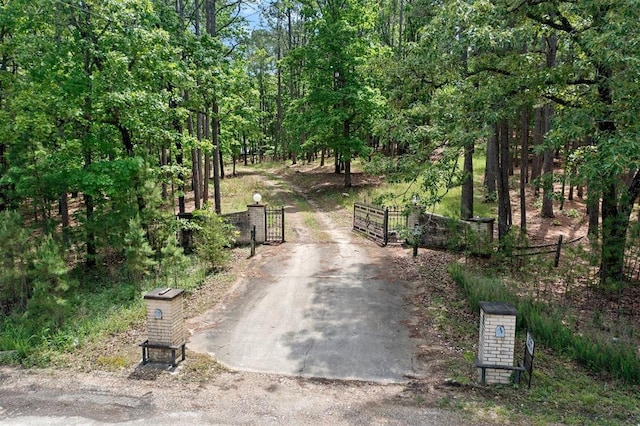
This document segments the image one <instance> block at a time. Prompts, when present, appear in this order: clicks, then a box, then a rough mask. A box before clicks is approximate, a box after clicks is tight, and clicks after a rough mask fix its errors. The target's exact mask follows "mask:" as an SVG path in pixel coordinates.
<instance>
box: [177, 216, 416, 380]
mask: <svg viewBox="0 0 640 426" xmlns="http://www.w3.org/2000/svg"><path fill="white" fill-rule="evenodd" d="M324 221H325V223H324V224H323V225H326V226H327V227H328V228H333V229H331V232H328V233H327V235H328V236H329V237H330V239H331V241H329V242H322V243H314V242H309V241H308V238H307V239H304V238H303V242H293V243H286V244H283V245H281V246H279V247H278V249H277V254H276V255H275V257H269V258H266V259H262V267H261V268H260V273H259V274H257V277H247V278H245V282H244V283H243V285H242V286H241V287H242V288H244V289H245V291H244V292H243V294H242V295H241V296H240V297H238V298H237V299H236V300H235V301H234V302H233V304H232V305H231V306H226V307H225V309H224V310H222V309H218V310H217V311H215V312H212V313H211V314H210V315H211V316H212V317H211V318H210V319H208V321H209V322H212V323H214V324H215V327H214V328H211V329H209V330H206V331H203V332H199V333H197V334H194V335H193V336H191V338H190V341H189V343H188V347H189V349H190V350H192V351H196V352H203V353H209V354H211V355H213V356H215V357H216V358H217V359H218V360H219V361H221V362H222V363H223V364H225V365H227V366H228V367H230V368H232V369H236V370H242V371H252V372H262V373H277V374H285V375H292V376H302V377H318V378H328V379H355V380H365V381H374V382H382V383H399V382H404V381H406V376H408V375H415V374H416V372H414V370H413V360H412V352H413V345H414V343H413V342H412V340H411V338H410V337H409V333H408V330H407V328H406V327H405V326H403V325H402V321H403V320H406V319H408V318H409V312H408V310H407V308H406V306H405V302H404V301H403V295H404V294H405V292H406V291H407V290H406V288H405V287H404V286H403V285H401V284H397V283H394V284H391V283H389V282H388V281H387V280H385V279H384V278H383V277H384V276H385V274H384V271H383V270H382V269H381V268H384V265H383V264H378V263H377V262H376V259H375V256H372V255H371V254H370V251H375V250H380V249H379V248H378V247H377V246H375V245H373V244H371V243H369V242H366V241H363V240H362V239H360V238H359V237H358V236H356V235H353V234H352V233H351V232H349V231H348V230H346V231H345V230H342V229H336V228H335V227H333V226H332V225H331V223H330V222H328V221H327V219H326V216H325V218H324ZM327 222H328V223H327ZM302 232H303V233H305V232H307V233H308V231H306V230H302ZM304 240H306V241H304ZM322 241H326V238H325V239H322Z"/></svg>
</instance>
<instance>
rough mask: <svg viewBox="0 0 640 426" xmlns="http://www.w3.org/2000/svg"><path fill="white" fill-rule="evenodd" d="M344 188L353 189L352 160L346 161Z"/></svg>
mask: <svg viewBox="0 0 640 426" xmlns="http://www.w3.org/2000/svg"><path fill="white" fill-rule="evenodd" d="M344 186H345V188H351V160H345V161H344Z"/></svg>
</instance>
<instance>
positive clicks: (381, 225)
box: [353, 203, 407, 246]
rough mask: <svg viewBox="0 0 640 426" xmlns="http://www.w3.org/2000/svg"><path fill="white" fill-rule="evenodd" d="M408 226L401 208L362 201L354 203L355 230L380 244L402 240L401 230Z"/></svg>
mask: <svg viewBox="0 0 640 426" xmlns="http://www.w3.org/2000/svg"><path fill="white" fill-rule="evenodd" d="M406 226H407V216H406V215H405V214H404V210H403V209H401V208H398V207H392V208H390V207H381V206H374V205H370V204H362V203H355V204H354V205H353V230H354V231H357V232H360V233H362V234H364V235H366V236H367V237H368V238H370V239H372V240H373V241H375V242H377V243H378V244H380V245H383V246H385V245H387V244H389V243H391V242H401V237H400V230H401V229H402V228H406Z"/></svg>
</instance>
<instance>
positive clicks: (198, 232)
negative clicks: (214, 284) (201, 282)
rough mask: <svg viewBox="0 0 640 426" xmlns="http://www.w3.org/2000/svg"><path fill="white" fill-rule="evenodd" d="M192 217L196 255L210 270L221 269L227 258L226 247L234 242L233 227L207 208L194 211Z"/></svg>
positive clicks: (234, 233) (227, 251) (234, 231)
mask: <svg viewBox="0 0 640 426" xmlns="http://www.w3.org/2000/svg"><path fill="white" fill-rule="evenodd" d="M194 219H195V223H196V224H195V226H194V234H193V238H194V244H195V252H196V255H197V256H198V258H199V259H200V260H201V261H203V262H204V263H206V264H207V265H209V267H210V268H211V269H212V270H217V269H221V268H222V267H223V266H224V264H225V263H226V262H227V260H228V259H229V255H230V253H229V250H228V248H229V247H231V245H233V243H234V242H235V237H236V230H235V228H234V227H233V225H230V224H228V223H227V222H225V221H224V220H223V219H222V218H221V217H219V216H218V215H217V214H215V213H214V212H212V211H211V210H209V209H207V208H204V209H201V210H197V211H195V212H194Z"/></svg>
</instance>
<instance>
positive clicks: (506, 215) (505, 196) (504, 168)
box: [495, 119, 511, 241]
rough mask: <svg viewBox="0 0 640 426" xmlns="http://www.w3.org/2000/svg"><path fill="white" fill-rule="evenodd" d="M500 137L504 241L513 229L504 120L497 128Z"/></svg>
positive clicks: (500, 216)
mask: <svg viewBox="0 0 640 426" xmlns="http://www.w3.org/2000/svg"><path fill="white" fill-rule="evenodd" d="M495 132H496V134H499V137H496V139H498V140H499V144H498V145H499V149H498V152H499V160H498V162H499V165H498V171H499V176H498V239H499V240H500V241H504V238H505V237H506V236H507V234H508V233H509V228H510V227H511V199H510V197H509V166H508V164H509V123H508V121H507V120H506V119H503V120H502V121H501V123H500V128H499V129H498V126H496V131H495Z"/></svg>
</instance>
